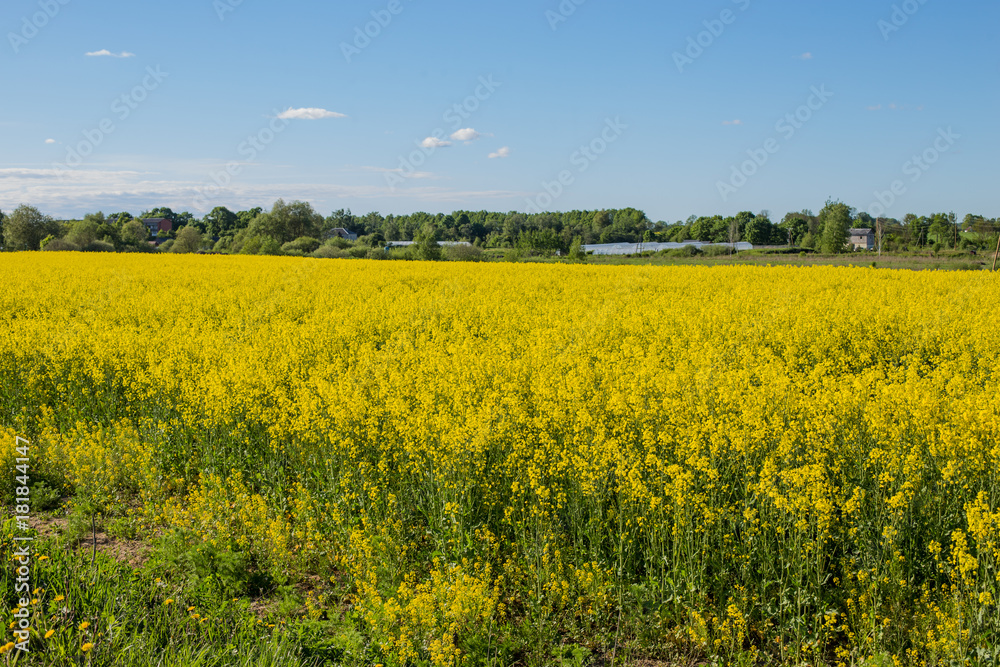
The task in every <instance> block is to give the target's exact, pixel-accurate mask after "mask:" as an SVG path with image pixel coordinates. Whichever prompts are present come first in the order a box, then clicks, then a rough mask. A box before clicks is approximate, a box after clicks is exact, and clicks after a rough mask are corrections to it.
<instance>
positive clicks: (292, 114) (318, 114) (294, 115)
mask: <svg viewBox="0 0 1000 667" xmlns="http://www.w3.org/2000/svg"><path fill="white" fill-rule="evenodd" d="M278 118H281V119H283V120H322V119H324V118H347V116H346V115H344V114H342V113H337V112H336V111H327V110H326V109H293V108H291V107H289V108H288V109H287V110H286V111H282V112H281V113H279V114H278Z"/></svg>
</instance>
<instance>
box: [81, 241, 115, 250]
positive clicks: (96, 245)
mask: <svg viewBox="0 0 1000 667" xmlns="http://www.w3.org/2000/svg"><path fill="white" fill-rule="evenodd" d="M83 251H84V252H114V251H115V246H114V245H113V244H111V243H108V242H107V241H91V242H90V243H88V244H87V246H86V247H85V248H84V249H83Z"/></svg>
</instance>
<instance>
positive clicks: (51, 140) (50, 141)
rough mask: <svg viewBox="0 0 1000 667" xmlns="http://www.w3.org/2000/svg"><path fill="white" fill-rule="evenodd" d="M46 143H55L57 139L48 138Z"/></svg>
mask: <svg viewBox="0 0 1000 667" xmlns="http://www.w3.org/2000/svg"><path fill="white" fill-rule="evenodd" d="M45 143H47V144H54V143H56V140H55V139H46V140H45Z"/></svg>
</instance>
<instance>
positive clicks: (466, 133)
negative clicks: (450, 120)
mask: <svg viewBox="0 0 1000 667" xmlns="http://www.w3.org/2000/svg"><path fill="white" fill-rule="evenodd" d="M481 136H483V135H481V134H479V133H478V132H476V131H475V130H473V129H472V128H471V127H467V128H465V129H462V130H459V131H458V132H455V133H454V134H452V135H451V138H452V139H454V140H455V141H464V142H466V143H470V142H472V141H475V140H476V139H478V138H479V137H481Z"/></svg>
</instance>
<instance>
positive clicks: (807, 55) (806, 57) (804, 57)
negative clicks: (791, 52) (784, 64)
mask: <svg viewBox="0 0 1000 667" xmlns="http://www.w3.org/2000/svg"><path fill="white" fill-rule="evenodd" d="M795 59H796V60H812V59H813V54H812V53H810V52H809V51H806V52H805V53H803V54H802V55H800V56H795Z"/></svg>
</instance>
